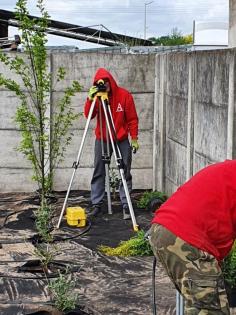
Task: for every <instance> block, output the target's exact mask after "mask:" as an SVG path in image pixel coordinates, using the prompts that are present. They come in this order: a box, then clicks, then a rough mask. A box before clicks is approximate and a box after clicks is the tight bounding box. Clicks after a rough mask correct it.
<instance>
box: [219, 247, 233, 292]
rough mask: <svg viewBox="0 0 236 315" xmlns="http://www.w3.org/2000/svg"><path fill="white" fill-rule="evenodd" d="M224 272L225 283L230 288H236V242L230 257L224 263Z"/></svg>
mask: <svg viewBox="0 0 236 315" xmlns="http://www.w3.org/2000/svg"><path fill="white" fill-rule="evenodd" d="M222 271H223V275H224V279H225V282H226V283H227V284H228V285H229V287H230V288H236V242H235V243H234V246H233V248H232V250H231V252H230V253H229V255H228V256H227V257H226V258H225V259H224V261H223V265H222Z"/></svg>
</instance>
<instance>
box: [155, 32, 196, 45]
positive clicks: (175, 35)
mask: <svg viewBox="0 0 236 315" xmlns="http://www.w3.org/2000/svg"><path fill="white" fill-rule="evenodd" d="M149 40H150V41H152V43H153V45H160V46H178V45H187V44H192V43H193V36H192V35H185V36H183V35H182V34H181V32H180V31H178V29H177V28H174V29H173V30H172V32H171V34H170V35H167V36H161V37H157V38H156V37H151V38H149Z"/></svg>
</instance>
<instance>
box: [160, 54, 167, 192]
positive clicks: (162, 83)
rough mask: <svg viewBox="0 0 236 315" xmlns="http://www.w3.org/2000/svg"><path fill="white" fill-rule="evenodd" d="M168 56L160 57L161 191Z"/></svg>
mask: <svg viewBox="0 0 236 315" xmlns="http://www.w3.org/2000/svg"><path fill="white" fill-rule="evenodd" d="M166 59H167V55H166V54H163V55H161V56H160V62H161V64H160V94H159V131H160V148H159V152H160V154H159V161H158V167H159V185H158V186H159V190H160V191H164V190H165V184H164V182H165V179H164V176H165V146H166V109H165V82H166V78H165V69H166Z"/></svg>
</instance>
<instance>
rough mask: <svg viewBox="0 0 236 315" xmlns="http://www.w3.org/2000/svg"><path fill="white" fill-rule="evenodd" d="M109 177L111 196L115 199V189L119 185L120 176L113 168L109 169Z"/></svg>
mask: <svg viewBox="0 0 236 315" xmlns="http://www.w3.org/2000/svg"><path fill="white" fill-rule="evenodd" d="M109 179H110V187H111V191H112V196H113V198H114V199H115V198H116V191H117V190H118V189H119V187H120V178H119V175H118V174H117V172H115V170H114V169H113V168H111V169H110V170H109Z"/></svg>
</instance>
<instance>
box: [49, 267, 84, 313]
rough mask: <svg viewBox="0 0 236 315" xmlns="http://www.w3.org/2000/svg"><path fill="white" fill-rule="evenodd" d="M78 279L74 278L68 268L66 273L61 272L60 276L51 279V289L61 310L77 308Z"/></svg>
mask: <svg viewBox="0 0 236 315" xmlns="http://www.w3.org/2000/svg"><path fill="white" fill-rule="evenodd" d="M75 286H76V281H74V280H73V279H72V276H71V274H70V275H69V274H68V270H67V272H66V273H65V274H62V273H60V272H59V277H58V278H56V279H53V280H50V281H49V290H50V292H51V294H52V296H53V299H54V303H55V306H56V308H57V309H58V310H59V311H69V310H73V309H75V306H76V301H77V299H78V295H77V294H75V293H74V289H75Z"/></svg>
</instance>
